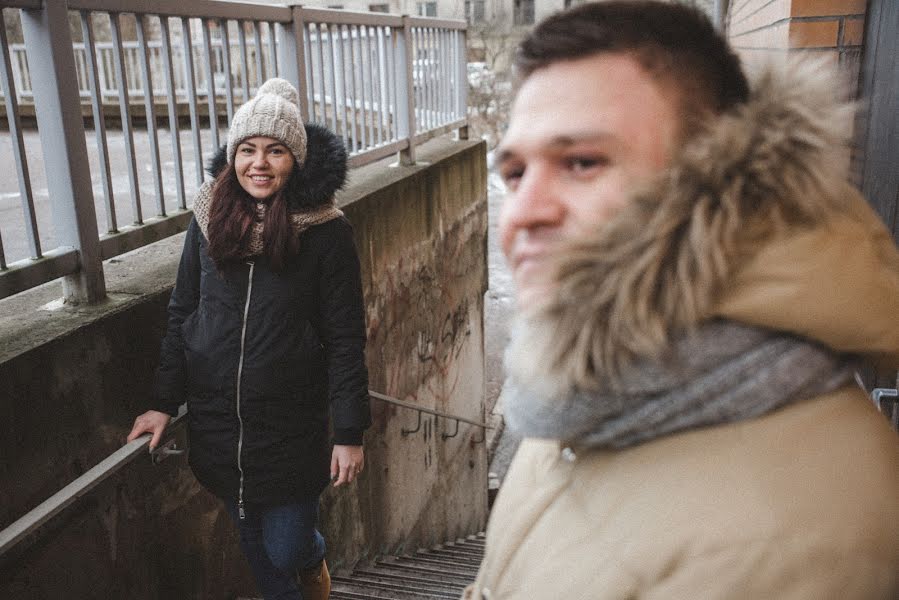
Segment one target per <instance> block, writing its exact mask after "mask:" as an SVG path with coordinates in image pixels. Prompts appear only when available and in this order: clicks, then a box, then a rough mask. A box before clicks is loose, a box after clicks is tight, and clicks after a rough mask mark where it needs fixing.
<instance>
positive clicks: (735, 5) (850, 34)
mask: <svg viewBox="0 0 899 600" xmlns="http://www.w3.org/2000/svg"><path fill="white" fill-rule="evenodd" d="M865 4H866V2H865V0H731V3H730V10H729V12H728V28H727V32H728V37H729V38H730V42H731V44H732V45H733V47H734V48H736V49H737V51H738V52H739V53H740V56H741V57H742V59H743V62H744V64H745V65H746V66H747V67H748V68H749V69H750V70H751V69H752V66H753V64H755V63H758V62H759V61H760V60H763V59H764V58H766V57H769V56H771V55H782V54H784V53H787V52H795V51H803V52H809V53H812V54H818V55H822V56H826V57H829V58H831V59H832V60H833V61H834V62H835V63H836V64H838V65H839V68H840V70H841V71H842V72H843V74H844V82H845V87H844V89H842V90H837V93H839V94H840V95H841V96H842V97H843V98H846V99H856V98H857V97H858V83H859V74H860V69H861V55H862V44H863V41H864V34H865ZM859 118H860V119H861V118H863V116H862V115H859ZM855 127H856V131H864V127H863V123H861V122H860V121H858V120H857V121H856V124H855ZM862 159H863V157H862V152H861V150H860V145H859V140H856V143H855V144H854V145H853V147H852V148H850V149H848V152H847V155H846V167H847V171H848V176H849V179H850V180H851V181H853V182H854V183H856V184H859V183H860V176H861V175H860V174H861V167H862Z"/></svg>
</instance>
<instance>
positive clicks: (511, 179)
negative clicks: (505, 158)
mask: <svg viewBox="0 0 899 600" xmlns="http://www.w3.org/2000/svg"><path fill="white" fill-rule="evenodd" d="M522 175H524V169H522V168H517V167H516V168H510V169H501V170H500V177H501V178H502V180H503V183H505V184H506V187H507V188H509V189H515V188H516V187H518V182H519V181H521V177H522Z"/></svg>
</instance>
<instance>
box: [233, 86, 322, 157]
mask: <svg viewBox="0 0 899 600" xmlns="http://www.w3.org/2000/svg"><path fill="white" fill-rule="evenodd" d="M297 101H298V96H297V90H296V88H294V87H293V86H292V85H291V84H290V82H289V81H287V80H284V79H280V78H278V77H275V78H273V79H269V80H268V81H266V82H265V83H263V84H262V85H261V86H259V89H258V90H257V91H256V97H255V98H252V99H251V100H250V101H249V102H247V103H246V104H244V105H243V106H241V107H240V108H239V109H238V111H237V112H236V113H234V118H233V119H232V120H231V129H230V130H229V131H228V162H229V163H232V164H233V163H234V155H235V153H236V152H237V146H238V144H240V143H241V142H242V141H243V140H245V139H247V138H251V137H255V136H263V137H270V138H274V139H276V140H279V141H281V142H282V143H283V144H284V145H285V146H287V147H288V148H289V149H290V152H291V153H292V154H293V157H294V158H295V159H296V161H297V164H298V165H302V164H303V163H304V162H305V160H306V127H305V125H303V119H302V117H301V116H300V109H299V107H298V106H297Z"/></svg>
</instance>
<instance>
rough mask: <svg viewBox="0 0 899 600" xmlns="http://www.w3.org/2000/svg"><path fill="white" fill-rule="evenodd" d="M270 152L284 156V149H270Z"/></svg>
mask: <svg viewBox="0 0 899 600" xmlns="http://www.w3.org/2000/svg"><path fill="white" fill-rule="evenodd" d="M271 152H272V154H275V155H279V154H284V148H272V151H271Z"/></svg>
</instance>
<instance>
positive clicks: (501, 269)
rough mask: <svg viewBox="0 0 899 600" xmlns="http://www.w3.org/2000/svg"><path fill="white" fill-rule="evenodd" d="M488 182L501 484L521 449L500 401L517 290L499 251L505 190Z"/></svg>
mask: <svg viewBox="0 0 899 600" xmlns="http://www.w3.org/2000/svg"><path fill="white" fill-rule="evenodd" d="M489 181H490V184H489V196H488V197H489V204H488V220H489V230H488V238H487V247H488V269H489V272H490V286H489V289H488V291H487V295H486V302H485V308H484V330H485V331H484V335H485V342H484V350H485V353H486V359H485V360H486V369H487V407H488V409H490V411H491V412H492V416H491V419H490V420H491V424H493V425H494V426H496V427H498V428H499V436H500V437H499V439H495V440H493V442H492V444H491V447H492V448H493V449H494V450H493V458H492V460H491V462H490V472H491V473H494V474H495V475H496V477H497V479H498V480H499V481H502V479H503V477H504V476H505V474H506V470H507V469H508V468H509V462H510V461H511V460H512V456H513V455H514V454H515V450H516V449H517V448H518V439H517V438H516V437H515V436H513V435H512V434H511V433H510V432H508V431H507V430H506V429H505V428H504V427H503V426H502V400H500V399H499V398H500V394H501V392H502V384H503V380H504V378H505V377H504V372H503V366H502V357H503V351H504V350H505V347H506V344H507V343H508V340H509V323H510V321H511V318H512V310H513V294H514V290H513V285H512V277H511V274H510V273H509V270H508V269H507V268H506V262H505V258H504V257H503V255H502V251H501V250H500V247H499V236H498V224H499V211H500V207H501V205H502V202H503V196H504V189H503V185H502V183H501V182H500V181H499V177H498V176H497V175H496V174H495V173H491V174H490V178H489Z"/></svg>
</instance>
